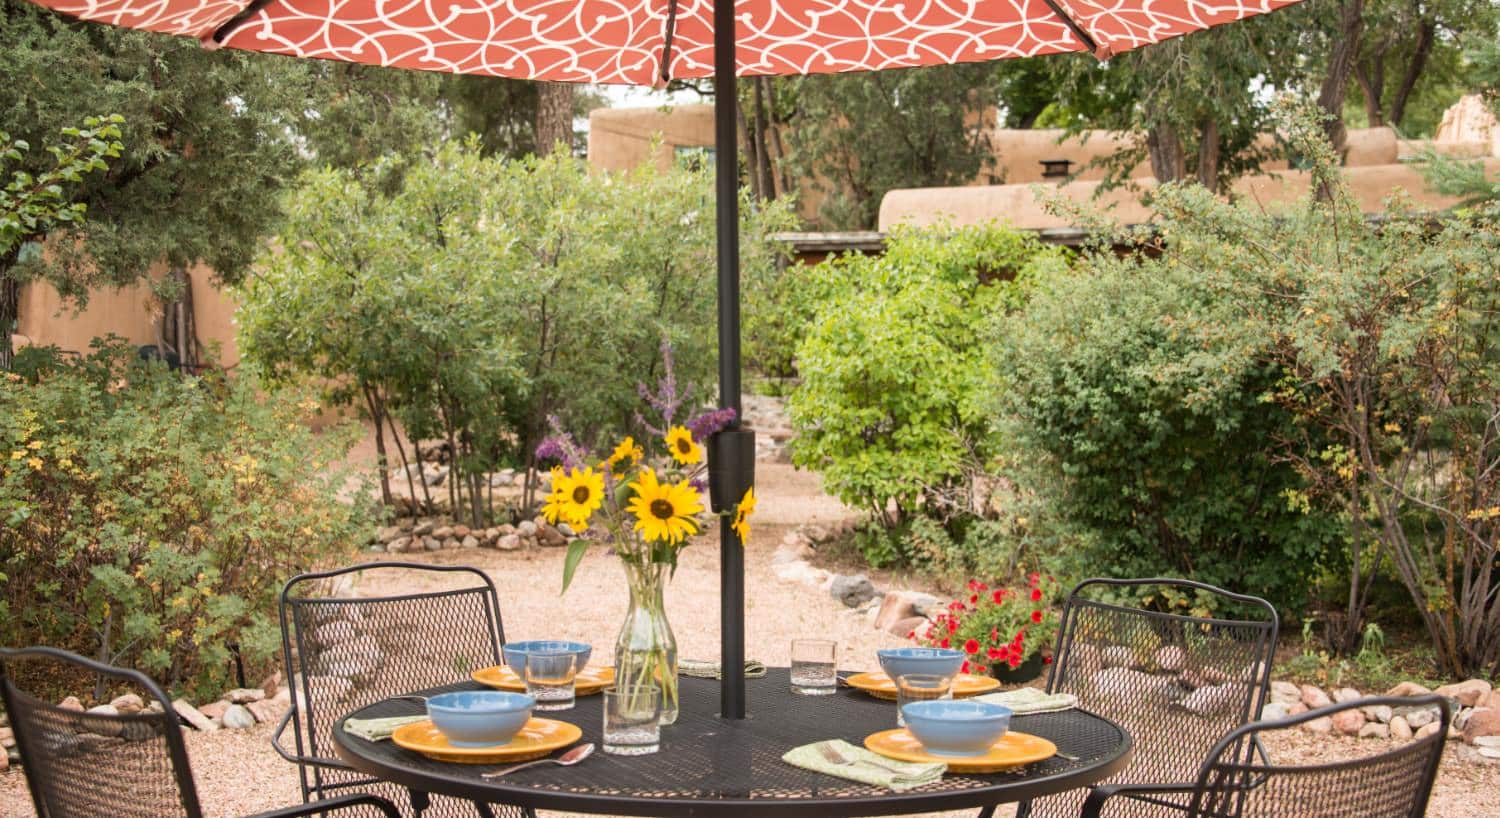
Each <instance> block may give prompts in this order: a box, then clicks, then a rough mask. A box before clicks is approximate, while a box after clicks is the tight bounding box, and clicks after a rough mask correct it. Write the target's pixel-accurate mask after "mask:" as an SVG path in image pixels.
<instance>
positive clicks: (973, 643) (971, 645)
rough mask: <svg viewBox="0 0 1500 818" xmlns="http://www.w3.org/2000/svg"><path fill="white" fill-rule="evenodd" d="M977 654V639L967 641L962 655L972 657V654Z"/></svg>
mask: <svg viewBox="0 0 1500 818" xmlns="http://www.w3.org/2000/svg"><path fill="white" fill-rule="evenodd" d="M978 652H979V640H978V639H970V640H969V641H967V642H965V643H964V653H967V654H969V655H970V656H973V655H974V654H976V653H978Z"/></svg>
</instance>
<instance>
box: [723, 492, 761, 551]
mask: <svg viewBox="0 0 1500 818" xmlns="http://www.w3.org/2000/svg"><path fill="white" fill-rule="evenodd" d="M754 513H755V487H754V486H751V487H750V488H747V489H745V496H744V497H741V498H740V504H739V505H737V506H735V507H734V522H732V523H730V524H729V527H730V528H732V529H734V533H736V534H738V535H740V543H741V544H742V545H743V544H744V543H747V542H750V515H751V514H754Z"/></svg>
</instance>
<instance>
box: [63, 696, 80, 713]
mask: <svg viewBox="0 0 1500 818" xmlns="http://www.w3.org/2000/svg"><path fill="white" fill-rule="evenodd" d="M57 706H58V707H60V708H62V709H63V710H72V711H73V712H74V713H82V712H83V702H81V701H79V700H78V697H77V696H69V697H67V698H66V699H63V700H62V701H60V702H58V703H57Z"/></svg>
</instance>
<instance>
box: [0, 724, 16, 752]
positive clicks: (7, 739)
mask: <svg viewBox="0 0 1500 818" xmlns="http://www.w3.org/2000/svg"><path fill="white" fill-rule="evenodd" d="M14 746H16V731H15V730H12V729H11V728H9V727H0V747H4V748H6V749H9V748H11V747H14Z"/></svg>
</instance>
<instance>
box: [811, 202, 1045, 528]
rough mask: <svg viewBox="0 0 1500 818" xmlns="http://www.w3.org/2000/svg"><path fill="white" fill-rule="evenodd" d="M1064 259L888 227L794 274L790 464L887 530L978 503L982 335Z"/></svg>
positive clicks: (1013, 236) (997, 233) (1035, 249)
mask: <svg viewBox="0 0 1500 818" xmlns="http://www.w3.org/2000/svg"><path fill="white" fill-rule="evenodd" d="M1063 266H1064V255H1063V253H1062V251H1060V250H1058V249H1056V248H1050V247H1047V246H1046V245H1043V244H1041V243H1040V242H1038V241H1037V240H1036V239H1035V238H1033V237H1031V236H1028V235H1023V234H1021V233H1017V232H1015V231H1012V230H1008V229H1005V228H1002V227H997V226H988V227H967V228H962V229H933V230H901V231H897V232H895V233H893V234H892V235H891V237H890V238H889V240H888V242H887V248H886V252H885V254H884V255H882V256H862V255H852V254H851V255H845V256H842V257H839V258H836V259H833V260H830V261H828V262H825V263H823V264H820V265H818V266H816V267H814V268H812V269H810V270H808V271H806V272H805V273H804V274H803V276H802V280H801V282H800V284H801V290H800V291H801V294H802V297H803V299H804V300H805V303H806V304H807V305H809V306H808V313H807V315H808V319H807V324H806V329H805V333H804V334H803V337H802V340H801V342H800V345H799V347H798V370H799V372H800V374H801V376H802V384H801V386H800V387H799V388H798V389H797V390H796V391H795V392H794V393H793V395H792V398H791V401H790V403H789V407H788V408H789V412H790V416H791V420H792V423H793V425H794V426H795V427H796V430H797V438H796V440H795V442H794V449H793V461H794V462H795V463H797V464H798V465H800V466H805V467H810V468H814V469H817V470H818V471H820V472H822V474H823V479H824V485H825V487H826V488H827V490H828V491H830V492H831V493H833V494H835V495H836V496H838V497H839V498H840V499H841V500H843V501H844V502H845V503H848V504H849V505H851V506H855V507H857V508H861V509H865V510H867V511H868V512H870V513H871V514H872V515H873V516H874V517H875V518H877V519H878V520H880V521H881V523H882V524H883V525H884V526H885V527H887V528H893V527H895V526H897V525H899V524H900V523H901V522H903V521H904V520H906V519H907V518H908V517H909V516H911V515H912V514H913V513H914V512H917V511H921V512H922V513H923V514H926V515H928V516H933V517H935V518H938V519H947V518H949V517H953V516H956V515H959V514H963V513H975V512H976V511H977V510H980V509H982V508H983V507H984V506H985V504H986V499H985V498H984V497H983V496H981V495H982V494H983V492H980V491H976V488H977V481H978V479H979V477H980V475H982V474H983V473H984V471H985V469H986V467H987V465H988V461H989V460H990V459H991V458H992V457H993V455H994V452H995V442H996V438H995V436H994V434H993V429H992V424H991V415H990V413H989V411H988V407H987V402H988V397H987V396H988V393H989V381H988V378H987V376H986V371H985V367H984V352H983V340H984V334H983V332H982V329H983V327H984V324H985V322H986V321H987V320H988V318H989V316H991V315H993V314H996V313H1005V312H1007V311H1010V310H1012V309H1014V308H1015V307H1016V306H1017V305H1018V304H1019V303H1020V302H1021V300H1022V299H1023V298H1024V294H1025V292H1026V290H1027V288H1028V287H1029V286H1030V285H1031V282H1032V281H1033V280H1035V279H1037V278H1039V277H1041V276H1043V274H1044V273H1046V272H1047V271H1051V270H1057V269H1060V268H1062V267H1063Z"/></svg>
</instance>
